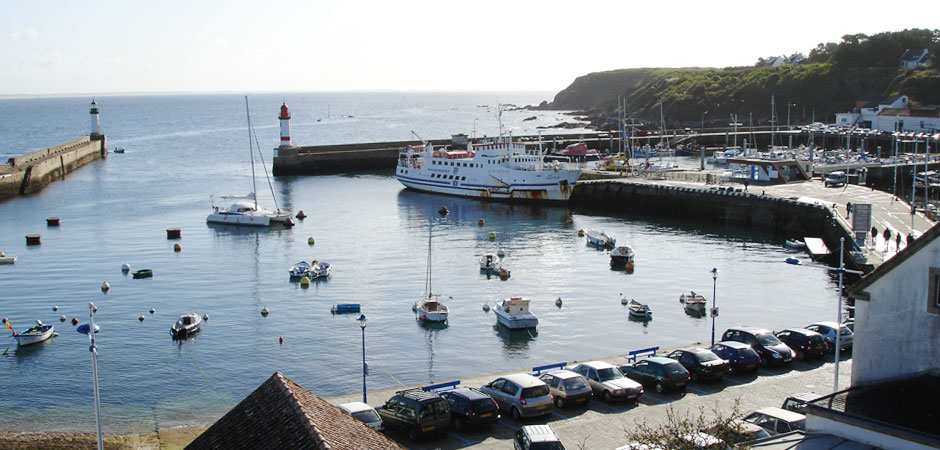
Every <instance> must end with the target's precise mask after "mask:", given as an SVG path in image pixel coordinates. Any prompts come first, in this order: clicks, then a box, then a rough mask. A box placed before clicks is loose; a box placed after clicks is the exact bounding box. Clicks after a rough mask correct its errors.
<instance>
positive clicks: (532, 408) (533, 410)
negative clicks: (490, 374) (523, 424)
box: [480, 373, 552, 420]
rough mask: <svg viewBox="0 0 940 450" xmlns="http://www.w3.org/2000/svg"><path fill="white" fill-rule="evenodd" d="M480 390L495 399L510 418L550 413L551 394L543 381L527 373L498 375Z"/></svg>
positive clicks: (518, 418)
mask: <svg viewBox="0 0 940 450" xmlns="http://www.w3.org/2000/svg"><path fill="white" fill-rule="evenodd" d="M480 391H481V392H483V393H484V394H486V395H489V396H490V397H493V400H496V404H497V405H499V409H501V410H503V411H507V412H509V413H510V414H512V418H513V419H516V420H520V419H522V418H523V417H535V416H543V415H545V414H551V413H552V394H551V392H550V391H549V390H548V385H547V384H545V382H544V381H542V380H540V379H538V378H535V377H533V376H532V375H529V374H527V373H517V374H512V375H506V376H502V377H499V378H497V379H495V380H493V381H491V382H490V383H489V384H487V385H486V386H483V387H481V388H480Z"/></svg>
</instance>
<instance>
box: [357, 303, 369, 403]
mask: <svg viewBox="0 0 940 450" xmlns="http://www.w3.org/2000/svg"><path fill="white" fill-rule="evenodd" d="M356 320H358V321H359V328H361V329H362V403H368V402H367V401H366V375H368V374H369V366H368V365H366V315H365V314H360V315H359V318H358V319H356Z"/></svg>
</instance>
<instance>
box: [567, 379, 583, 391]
mask: <svg viewBox="0 0 940 450" xmlns="http://www.w3.org/2000/svg"><path fill="white" fill-rule="evenodd" d="M585 387H587V385H586V384H584V379H583V378H581V377H574V378H568V379H567V380H565V390H566V391H570V390H578V389H583V388H585Z"/></svg>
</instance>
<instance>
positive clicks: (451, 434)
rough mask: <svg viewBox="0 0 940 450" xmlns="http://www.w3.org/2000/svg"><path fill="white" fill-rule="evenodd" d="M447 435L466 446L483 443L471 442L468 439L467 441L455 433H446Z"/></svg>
mask: <svg viewBox="0 0 940 450" xmlns="http://www.w3.org/2000/svg"><path fill="white" fill-rule="evenodd" d="M447 435H448V436H451V437H455V438H457V440H459V441H460V442H463V443H464V444H467V445H476V444H479V443H480V442H483V441H471V440H470V439H467V438H465V437H463V436H461V435H459V434H457V433H447Z"/></svg>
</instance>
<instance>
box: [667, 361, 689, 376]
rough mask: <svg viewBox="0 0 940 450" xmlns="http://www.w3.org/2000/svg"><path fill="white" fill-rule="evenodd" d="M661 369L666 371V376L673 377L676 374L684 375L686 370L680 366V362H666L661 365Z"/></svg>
mask: <svg viewBox="0 0 940 450" xmlns="http://www.w3.org/2000/svg"><path fill="white" fill-rule="evenodd" d="M663 370H665V371H666V376H670V377H674V376H677V375H684V374H685V372H686V370H685V368H684V367H682V364H679V363H676V364H666V365H665V366H663Z"/></svg>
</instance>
